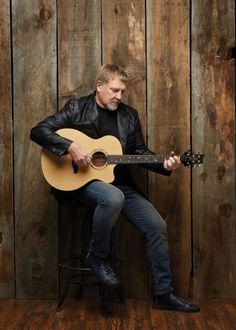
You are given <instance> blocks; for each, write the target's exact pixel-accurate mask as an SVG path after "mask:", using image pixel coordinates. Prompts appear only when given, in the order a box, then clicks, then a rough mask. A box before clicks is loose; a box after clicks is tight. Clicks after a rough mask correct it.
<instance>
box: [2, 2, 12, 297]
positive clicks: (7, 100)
mask: <svg viewBox="0 0 236 330" xmlns="http://www.w3.org/2000/svg"><path fill="white" fill-rule="evenodd" d="M0 8H1V11H0V54H1V56H0V135H1V138H0V150H1V153H0V182H1V184H0V298H6V297H14V296H15V286H14V234H13V232H14V231H13V229H14V228H13V226H14V225H13V194H12V193H13V191H12V188H13V177H12V173H13V162H12V101H11V99H12V88H11V44H10V38H11V35H10V7H9V1H7V0H1V1H0Z"/></svg>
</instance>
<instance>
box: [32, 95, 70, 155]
mask: <svg viewBox="0 0 236 330" xmlns="http://www.w3.org/2000/svg"><path fill="white" fill-rule="evenodd" d="M75 102H76V100H73V99H71V100H69V101H68V102H67V103H66V104H65V106H64V107H63V108H62V109H61V110H60V111H58V112H57V113H55V114H54V115H52V116H49V117H47V118H46V119H44V120H43V121H41V122H39V123H38V124H37V125H36V126H35V127H33V128H32V129H31V132H30V139H31V140H32V141H34V142H36V143H37V144H39V145H40V146H42V147H43V148H46V149H48V150H50V151H52V152H53V153H55V154H56V155H58V156H62V155H64V154H66V153H67V149H68V147H69V146H70V144H71V143H72V141H71V140H69V139H67V138H64V137H62V136H60V135H59V134H57V133H55V132H56V131H57V130H58V129H60V128H70V127H72V122H73V116H74V108H75Z"/></svg>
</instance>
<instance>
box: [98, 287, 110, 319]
mask: <svg viewBox="0 0 236 330" xmlns="http://www.w3.org/2000/svg"><path fill="white" fill-rule="evenodd" d="M99 291H100V299H101V303H102V313H103V316H104V317H106V316H111V315H112V313H113V303H112V300H111V291H110V288H109V287H108V286H107V285H104V284H101V283H100V284H99Z"/></svg>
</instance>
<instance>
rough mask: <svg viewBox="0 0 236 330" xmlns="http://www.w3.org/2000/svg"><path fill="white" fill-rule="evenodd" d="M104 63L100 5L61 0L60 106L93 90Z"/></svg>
mask: <svg viewBox="0 0 236 330" xmlns="http://www.w3.org/2000/svg"><path fill="white" fill-rule="evenodd" d="M100 65H101V4H100V1H96V0H82V1H76V0H65V1H64V0H61V1H58V69H59V71H58V74H59V76H58V78H59V80H58V81H59V106H60V107H62V106H63V105H64V103H65V102H66V101H67V100H68V99H69V98H71V97H81V96H84V95H86V94H88V93H91V92H93V90H94V87H95V76H96V71H97V69H98V67H99V66H100Z"/></svg>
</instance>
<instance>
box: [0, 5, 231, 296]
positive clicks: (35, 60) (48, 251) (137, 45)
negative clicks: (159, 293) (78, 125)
mask: <svg viewBox="0 0 236 330" xmlns="http://www.w3.org/2000/svg"><path fill="white" fill-rule="evenodd" d="M0 4H1V8H2V9H3V10H2V11H1V14H0V15H1V16H0V24H1V30H0V31H1V34H0V41H1V42H0V50H1V56H0V64H1V70H2V71H1V76H0V77H1V81H0V83H1V86H0V92H1V98H0V106H1V112H0V114H1V123H0V127H1V137H3V138H2V139H1V141H0V144H1V149H2V150H3V152H2V154H1V156H0V167H1V171H0V173H1V174H0V175H1V188H0V189H1V197H0V201H1V209H0V216H1V223H0V289H1V292H0V296H1V297H14V296H16V297H17V298H49V297H56V296H57V293H58V270H57V262H58V233H57V217H58V216H57V204H56V202H55V201H54V199H53V198H52V196H51V195H50V187H48V185H47V184H46V183H45V181H44V179H43V178H42V175H41V170H40V164H39V157H40V148H39V147H38V146H37V145H35V144H34V143H32V142H30V141H29V131H30V129H31V127H32V126H34V125H35V124H36V123H37V122H38V121H39V120H40V119H42V118H44V117H45V116H47V115H49V114H51V113H53V112H54V111H56V110H57V109H59V108H61V107H62V106H63V105H64V103H65V102H66V101H67V100H68V99H69V98H71V97H79V96H82V95H85V94H87V93H89V92H90V91H92V90H93V88H94V76H95V73H96V70H97V68H98V67H99V66H100V65H101V64H103V63H108V62H113V63H116V64H119V65H121V66H123V67H124V68H126V69H127V71H128V73H129V75H130V76H131V77H132V84H131V87H130V89H129V90H128V91H127V95H126V98H125V99H126V101H127V102H128V103H129V104H130V105H132V106H134V107H136V108H137V109H138V111H139V113H140V117H141V121H142V126H143V131H144V134H145V138H146V141H147V143H148V145H149V146H150V148H152V149H153V150H154V151H156V152H157V153H160V154H162V153H164V154H166V153H168V152H169V151H170V150H171V149H174V150H175V151H176V152H177V153H181V152H183V151H184V150H186V149H187V148H189V147H191V146H193V147H194V148H195V150H196V151H201V152H205V153H206V157H205V163H204V166H203V167H201V168H198V169H194V170H193V171H191V169H186V168H183V167H182V168H181V169H180V170H179V171H178V172H176V173H174V174H173V175H172V177H171V178H164V177H161V176H158V175H156V174H151V173H149V174H148V175H147V173H146V172H145V171H141V172H138V173H139V174H138V178H139V181H140V186H141V188H142V189H143V191H145V192H148V194H149V198H150V199H151V201H152V202H153V203H154V205H155V206H156V207H157V208H158V210H159V211H160V213H161V214H162V216H163V217H164V218H165V219H166V221H167V224H168V233H169V242H170V250H171V262H172V270H173V275H174V286H175V288H176V289H177V292H178V293H180V294H182V295H184V296H185V297H187V296H189V295H190V296H191V295H193V296H194V297H212V296H214V297H235V296H236V286H235V283H234V281H233V279H234V278H235V275H236V258H235V252H236V251H235V249H236V244H235V243H236V242H235V240H236V236H235V230H236V226H235V190H234V186H235V175H234V170H235V162H234V160H235V145H234V138H233V137H234V133H235V122H234V120H235V118H234V97H235V96H234V93H233V91H234V75H233V72H234V65H235V60H234V59H232V58H231V57H232V54H233V47H235V45H234V37H235V31H234V29H233V26H234V25H233V22H234V2H233V1H232V0H226V1H224V3H221V2H216V1H213V0H212V1H210V0H209V1H203V0H196V1H189V0H176V1H171V0H167V1H161V0H133V1H128V0H114V1H109V0H101V1H97V0H87V1H86V0H81V1H76V0H64V1H55V0H34V1H32V2H28V1H26V0H12V1H11V10H10V1H7V0H1V1H0ZM230 23H231V24H230ZM11 54H12V60H11ZM11 62H12V67H11V66H10V64H11ZM12 94H13V102H12V101H11V100H12ZM2 95H4V97H2ZM11 103H13V109H12V105H11ZM2 109H3V111H2ZM12 119H13V126H14V139H13V141H12V140H11V137H12ZM12 146H13V147H12ZM5 155H6V156H5ZM12 155H14V157H13V158H12ZM13 165H14V167H13ZM140 177H141V178H142V179H141V180H140ZM13 181H14V192H13ZM12 192H13V193H12ZM13 200H14V202H13ZM13 216H14V221H13ZM116 229H117V236H116V237H117V244H116V245H117V250H118V251H119V257H120V259H121V260H123V267H122V269H121V278H122V281H123V283H124V286H125V294H126V295H127V296H129V297H133V298H147V297H148V296H149V295H150V292H151V290H150V287H151V279H150V276H149V271H148V264H147V260H146V256H145V245H144V242H143V237H142V236H141V235H140V234H139V233H137V231H136V230H135V229H134V228H132V227H131V226H130V225H129V224H127V222H126V221H125V219H123V218H121V219H120V221H119V223H118V225H117V228H116ZM14 233H15V238H14ZM14 266H15V267H14Z"/></svg>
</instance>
